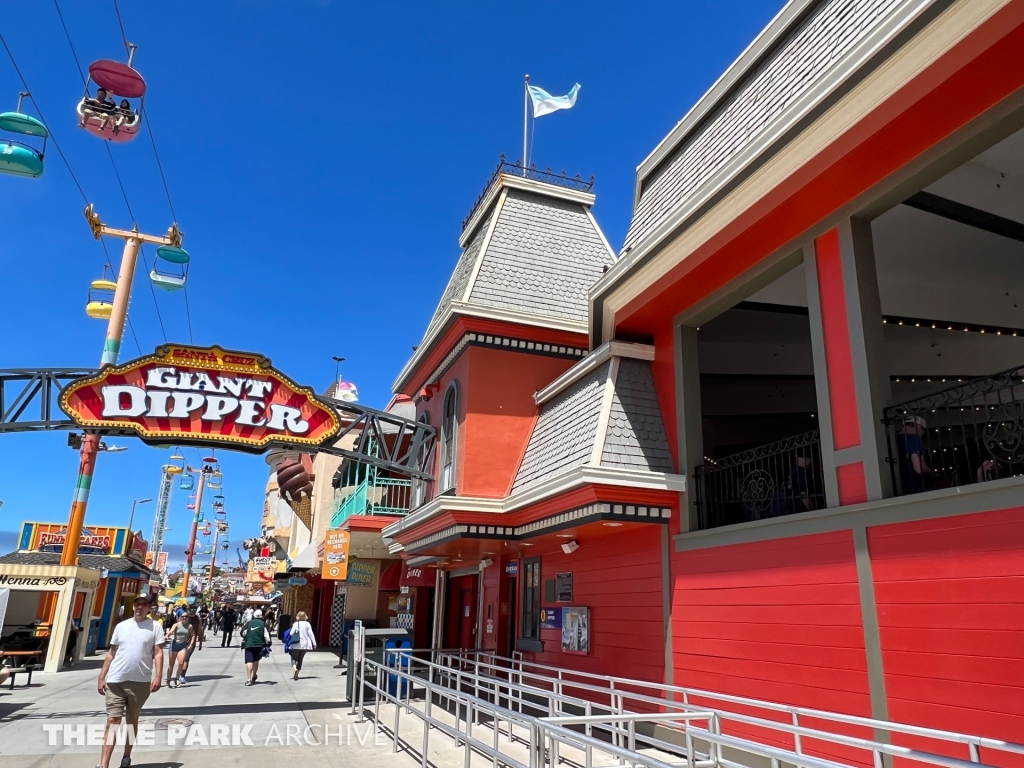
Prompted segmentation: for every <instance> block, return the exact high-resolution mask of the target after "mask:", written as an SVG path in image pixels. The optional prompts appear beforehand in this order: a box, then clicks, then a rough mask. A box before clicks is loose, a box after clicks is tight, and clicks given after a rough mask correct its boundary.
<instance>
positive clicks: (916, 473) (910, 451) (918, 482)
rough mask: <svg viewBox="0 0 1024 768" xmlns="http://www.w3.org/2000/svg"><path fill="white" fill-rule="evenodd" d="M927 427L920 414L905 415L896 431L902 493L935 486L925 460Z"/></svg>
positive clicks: (932, 472)
mask: <svg viewBox="0 0 1024 768" xmlns="http://www.w3.org/2000/svg"><path fill="white" fill-rule="evenodd" d="M927 438H928V428H927V424H926V423H925V420H924V418H922V417H921V416H907V417H906V418H905V419H904V420H903V423H902V424H900V426H899V430H898V431H897V432H896V454H897V457H898V460H899V469H900V480H901V481H902V482H903V493H904V494H910V493H921V492H922V491H927V490H930V489H931V488H934V487H935V472H934V471H933V470H932V468H931V467H929V466H928V462H927V461H926V460H925V457H926V456H927V452H928V446H927Z"/></svg>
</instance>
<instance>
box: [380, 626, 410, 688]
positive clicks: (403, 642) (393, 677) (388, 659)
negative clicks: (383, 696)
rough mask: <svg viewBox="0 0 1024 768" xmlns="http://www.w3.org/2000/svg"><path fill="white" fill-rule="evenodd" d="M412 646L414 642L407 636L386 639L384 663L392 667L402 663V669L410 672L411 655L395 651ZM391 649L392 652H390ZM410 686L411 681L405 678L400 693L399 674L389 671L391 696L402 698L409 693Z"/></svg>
mask: <svg viewBox="0 0 1024 768" xmlns="http://www.w3.org/2000/svg"><path fill="white" fill-rule="evenodd" d="M410 648H412V643H410V642H409V640H407V639H405V638H401V637H396V638H393V639H391V640H386V641H385V642H384V664H385V665H386V666H387V667H389V668H391V669H394V668H395V665H396V664H400V665H401V666H400V668H401V671H402V672H405V673H408V672H409V661H410V657H409V656H399V654H398V653H395V651H403V650H409V649H410ZM389 651H392V652H391V653H389ZM408 688H409V681H408V680H405V679H403V680H402V685H401V693H399V692H398V691H399V686H398V675H397V674H395V673H394V672H390V673H388V688H387V690H388V693H389V694H390V695H391V696H396V697H398V698H402V697H404V696H405V695H406V694H407V692H408Z"/></svg>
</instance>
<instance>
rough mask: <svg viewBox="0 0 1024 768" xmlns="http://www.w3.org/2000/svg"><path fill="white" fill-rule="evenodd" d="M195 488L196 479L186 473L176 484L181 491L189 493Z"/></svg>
mask: <svg viewBox="0 0 1024 768" xmlns="http://www.w3.org/2000/svg"><path fill="white" fill-rule="evenodd" d="M195 487H196V479H195V478H194V477H192V475H190V474H188V473H187V472H186V473H185V474H183V475H182V476H181V481H180V482H179V483H178V488H180V489H181V490H183V491H191V490H192V489H193V488H195Z"/></svg>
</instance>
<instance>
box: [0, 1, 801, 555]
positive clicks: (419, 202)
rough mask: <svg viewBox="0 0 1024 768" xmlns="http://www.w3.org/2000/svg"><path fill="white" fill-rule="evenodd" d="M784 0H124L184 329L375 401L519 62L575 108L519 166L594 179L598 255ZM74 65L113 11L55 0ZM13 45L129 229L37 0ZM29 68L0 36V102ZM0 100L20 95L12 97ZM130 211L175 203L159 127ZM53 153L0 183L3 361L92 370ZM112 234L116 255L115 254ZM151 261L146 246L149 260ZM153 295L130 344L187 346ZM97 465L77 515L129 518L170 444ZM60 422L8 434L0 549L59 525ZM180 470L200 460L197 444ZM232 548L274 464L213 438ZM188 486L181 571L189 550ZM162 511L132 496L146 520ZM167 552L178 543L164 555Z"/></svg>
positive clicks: (514, 146) (64, 55) (543, 129)
mask: <svg viewBox="0 0 1024 768" xmlns="http://www.w3.org/2000/svg"><path fill="white" fill-rule="evenodd" d="M781 5H782V0H730V2H728V3H719V2H703V1H702V2H697V1H696V0H675V2H641V3H608V2H594V0H591V1H590V2H560V3H539V2H522V3H516V4H514V5H512V6H510V5H507V4H498V3H470V2H451V3H412V2H397V3H342V2H329V1H327V0H321V1H320V2H313V1H307V0H288V1H287V2H285V1H284V0H277V1H276V2H272V1H270V0H249V1H248V2H242V0H233V1H229V0H223V1H221V0H213V1H212V2H209V1H207V2H197V1H195V0H180V1H176V2H169V1H167V0H165V1H160V2H157V1H155V0H154V1H152V2H140V0H121V6H122V7H121V11H122V16H123V19H124V24H125V27H126V31H127V35H128V39H129V40H130V41H132V42H134V43H136V44H137V45H138V46H139V51H138V54H137V57H136V60H135V65H136V67H137V69H138V70H139V71H140V72H142V74H143V75H144V76H145V78H146V80H147V83H148V85H149V91H148V94H147V100H146V107H147V112H148V113H149V115H150V117H151V118H152V126H153V129H154V132H155V137H156V141H157V146H158V149H159V151H160V157H161V160H162V161H163V166H164V171H165V173H166V176H167V180H168V183H169V185H170V190H171V195H172V199H173V202H174V206H175V210H176V213H177V218H178V222H179V225H180V227H181V228H182V229H183V230H184V231H185V233H186V237H185V243H184V245H185V247H186V248H187V249H188V250H189V252H190V253H191V254H192V257H193V261H192V269H191V273H190V278H189V305H190V314H191V332H192V340H193V341H194V342H195V343H196V344H200V345H208V344H215V343H216V344H220V345H221V346H223V347H227V348H234V349H243V350H252V351H258V352H262V353H264V354H266V355H267V356H269V357H270V358H271V359H272V360H273V362H274V364H275V365H276V366H277V367H278V368H280V369H281V370H283V371H284V372H286V373H287V374H289V375H290V376H291V377H292V378H294V379H295V380H297V381H299V382H301V383H305V384H309V385H311V386H314V387H315V388H317V389H318V390H322V389H323V388H324V387H326V386H327V385H328V384H329V383H330V381H331V379H332V378H333V374H334V362H333V361H332V360H331V357H332V356H333V355H341V356H344V357H345V358H346V363H345V364H344V367H343V374H344V376H345V378H347V379H349V380H352V381H355V382H356V383H357V384H358V386H359V390H360V395H361V399H362V401H363V402H365V403H367V404H369V405H374V406H382V405H383V404H385V403H386V402H387V400H388V398H389V396H390V384H391V382H392V381H393V379H394V376H395V374H396V373H397V371H398V370H399V369H400V367H401V366H402V364H403V363H404V362H405V361H406V359H407V358H408V356H409V354H410V351H411V346H412V345H414V344H417V343H418V342H419V339H420V336H421V335H422V332H423V329H424V327H425V326H426V324H427V322H428V320H429V318H430V315H431V313H432V312H433V309H434V307H435V305H436V302H437V300H438V298H439V297H440V294H441V292H442V291H443V289H444V285H445V283H446V282H447V280H448V276H449V274H450V272H451V269H452V267H453V266H454V264H455V261H456V260H457V258H458V235H459V222H460V221H461V220H462V218H463V217H464V216H465V215H466V213H467V212H468V211H469V208H470V206H471V205H472V203H473V201H474V200H475V199H476V197H477V195H478V194H479V193H480V191H481V189H482V186H483V184H484V182H485V180H486V179H487V177H488V176H489V174H490V172H491V170H492V169H493V167H494V165H495V163H496V162H497V159H498V155H499V154H500V153H502V152H504V153H506V154H507V155H508V157H509V158H510V159H514V158H516V157H518V156H519V155H520V154H521V151H522V150H521V146H522V119H523V116H522V109H523V98H522V88H523V85H522V78H523V74H524V73H526V72H529V73H530V75H531V82H532V83H533V84H535V85H539V86H541V87H543V88H545V89H546V90H548V91H550V92H551V93H552V94H562V93H565V92H567V91H568V90H569V88H570V87H571V86H572V85H573V83H575V82H579V83H581V84H582V89H581V91H580V95H579V100H578V102H577V105H576V107H575V108H574V109H573V110H571V111H569V112H559V113H555V114H553V115H550V116H546V117H544V118H541V119H540V120H539V121H538V123H537V125H536V133H535V137H534V139H535V143H534V149H533V150H531V160H532V161H533V162H536V163H537V165H538V166H540V167H545V166H548V165H550V166H551V167H552V168H554V169H555V170H562V169H565V170H567V171H569V172H570V174H575V173H580V174H581V175H583V176H585V177H586V176H589V175H591V174H593V175H594V176H595V177H596V179H597V182H596V185H595V189H594V191H595V192H596V194H597V204H596V206H595V209H594V211H595V215H596V217H597V219H598V221H599V223H600V224H601V226H602V227H603V229H604V231H605V234H606V235H607V237H608V239H609V240H610V242H611V243H612V245H613V247H616V248H617V247H618V246H619V244H621V242H622V238H623V237H624V235H625V232H626V228H627V227H628V224H629V217H630V213H631V206H632V194H633V174H634V170H635V168H636V166H637V165H638V164H639V163H640V162H641V161H642V160H643V158H644V157H645V156H646V155H647V154H648V153H649V152H650V151H651V150H652V149H653V148H654V146H655V145H656V144H657V143H658V141H660V140H661V138H662V137H663V136H664V135H665V134H666V133H667V132H668V131H669V130H671V128H672V126H673V125H675V123H676V122H677V121H678V120H679V119H680V118H681V117H682V116H683V115H684V114H685V112H686V111H687V109H688V108H689V107H690V106H691V105H692V104H693V103H694V101H695V100H696V99H697V98H699V96H700V95H701V94H702V93H703V92H704V91H705V90H706V89H707V88H708V87H709V86H710V85H711V83H713V82H714V80H715V79H716V78H717V77H718V76H719V75H720V74H721V73H722V71H723V70H724V69H725V68H726V67H727V66H728V65H729V63H730V62H731V61H732V60H733V59H735V57H736V56H737V55H738V54H739V53H740V52H741V51H742V49H743V48H744V47H745V46H746V45H747V44H748V43H749V42H750V40H752V39H753V37H754V36H755V35H756V34H757V33H758V32H759V31H760V30H761V29H762V28H763V27H764V25H765V24H766V23H767V22H768V21H769V20H770V19H771V17H772V16H773V15H774V14H775V13H776V12H777V11H778V9H779V8H780V7H781ZM60 10H61V11H62V13H63V15H64V19H65V21H66V23H67V26H68V31H69V33H70V35H71V39H72V42H73V43H74V45H75V49H76V51H77V53H78V56H79V59H80V60H81V63H82V66H83V67H87V66H88V63H89V62H91V61H93V60H95V59H99V58H115V59H118V58H123V56H124V52H123V50H124V49H123V47H122V45H121V39H120V34H119V30H118V23H117V18H116V16H115V13H114V7H113V4H112V2H100V1H99V0H94V1H93V2H85V1H84V0H74V1H73V0H60ZM0 32H2V33H3V35H4V37H5V39H6V40H7V43H8V45H9V46H10V47H11V49H12V52H13V53H14V56H15V58H16V60H17V62H18V65H19V66H20V68H21V70H22V73H23V74H24V76H25V78H26V79H27V81H28V84H29V86H30V88H31V89H32V90H33V93H34V95H35V96H36V98H37V100H38V102H39V105H40V107H41V109H42V111H43V114H44V116H45V118H46V120H47V122H48V124H49V126H50V128H51V130H52V132H53V134H54V136H55V137H56V139H57V142H58V143H59V144H60V146H61V148H62V149H63V151H64V153H65V155H66V156H67V158H68V160H69V162H70V165H71V167H72V169H73V170H74V173H75V175H76V176H77V178H78V181H79V183H80V184H81V186H82V187H83V189H84V190H85V194H86V196H87V197H88V199H89V200H90V201H92V202H93V203H95V205H96V209H97V210H98V211H99V213H100V215H101V216H102V217H103V219H104V220H105V221H106V222H108V223H110V224H112V225H122V226H125V227H126V228H130V226H131V223H132V217H131V216H129V214H128V210H127V208H126V204H125V200H124V198H123V196H122V194H121V190H120V188H119V185H118V181H117V179H116V177H115V175H114V171H113V169H112V167H111V162H110V159H109V158H108V156H107V152H106V150H105V148H104V145H103V143H102V142H101V141H100V140H98V139H95V138H93V137H91V136H89V135H87V134H85V133H84V132H82V131H80V130H78V129H77V128H76V125H75V117H74V105H75V103H76V101H77V100H78V99H79V98H80V97H81V92H82V85H81V80H80V78H79V76H78V72H77V69H76V67H75V61H74V59H73V58H72V54H71V50H70V48H69V47H68V43H67V41H66V39H65V37H64V32H63V30H62V28H61V25H60V21H59V19H58V16H57V11H56V10H55V8H54V4H53V2H52V0H8V2H7V3H6V5H5V14H4V21H3V22H0ZM19 90H20V84H19V82H18V80H17V79H16V76H15V73H14V71H13V69H12V67H11V64H10V62H9V61H8V60H7V59H6V57H5V54H4V53H3V51H0V108H3V109H11V108H13V107H14V105H15V101H16V99H17V92H18V91H19ZM7 102H10V104H9V105H8V104H7ZM111 151H112V153H113V156H114V160H115V163H116V165H117V169H118V171H119V172H120V175H121V179H122V181H123V183H124V188H125V192H126V194H127V198H128V202H129V203H130V205H131V208H132V211H133V212H134V218H135V220H136V221H138V223H139V226H140V227H141V228H142V229H143V230H148V231H151V232H163V231H164V230H165V229H166V228H167V226H168V225H169V224H170V223H171V221H172V219H171V214H170V211H169V208H168V204H167V200H166V197H165V195H164V191H163V187H162V186H161V183H160V177H159V174H158V172H157V168H156V164H155V162H154V156H153V150H152V147H151V146H150V144H149V138H148V135H147V134H146V133H145V131H144V130H143V134H142V135H141V136H140V137H139V138H138V139H137V140H136V141H135V142H133V143H132V144H129V145H119V146H113V147H111ZM83 205H84V201H83V198H82V196H81V195H80V194H79V192H78V190H77V189H76V187H75V184H74V183H73V181H72V180H71V177H70V176H69V174H68V171H67V170H66V169H65V168H64V167H63V165H62V163H61V160H60V158H59V156H58V154H57V152H56V151H55V150H54V149H53V147H52V144H51V146H50V147H49V148H48V151H47V156H46V172H45V174H44V176H43V178H42V179H40V180H38V181H30V180H24V179H19V178H15V177H10V176H0V211H2V213H0V233H2V237H0V267H2V272H0V275H2V278H0V279H2V282H3V286H4V291H3V305H2V307H0V367H3V368H16V367H26V368H28V367H58V366H95V365H97V364H98V361H99V355H100V352H101V348H102V340H103V334H104V330H105V323H104V322H101V321H96V320H89V319H88V318H86V316H85V314H84V303H85V298H86V289H87V286H88V283H89V281H90V280H93V279H95V278H97V277H99V276H100V274H101V271H102V266H103V262H104V254H103V250H102V248H101V246H100V245H99V244H98V243H97V242H96V241H94V240H93V239H92V237H91V234H90V232H89V230H88V227H87V226H86V224H85V220H84V218H83V216H82V214H81V210H82V207H83ZM108 248H110V250H111V256H112V258H113V259H114V262H115V264H116V263H117V260H118V259H119V258H120V247H119V246H118V244H117V243H116V242H110V243H109V245H108ZM150 257H151V252H150ZM156 302H157V305H158V306H159V311H160V316H161V318H162V322H163V329H164V330H163V331H162V330H161V326H160V320H159V319H158V317H157V311H156V309H155V306H154V297H153V294H152V292H151V290H150V287H149V285H148V280H147V279H146V276H145V273H144V271H143V268H142V266H141V265H140V268H139V272H138V273H137V280H136V283H135V289H134V291H133V298H132V304H131V309H130V317H131V319H132V324H133V326H134V329H135V335H136V336H137V338H138V347H137V346H136V343H135V340H134V338H133V337H132V335H131V334H130V333H128V334H126V339H125V345H124V348H123V352H122V356H121V360H122V361H124V360H127V359H130V358H132V357H136V356H137V355H138V352H139V351H140V350H141V352H142V353H148V352H150V351H152V349H153V348H154V347H155V346H156V345H157V344H160V343H163V341H164V339H165V335H164V334H165V333H166V338H167V339H169V340H171V341H177V342H188V341H189V327H188V322H187V320H186V313H185V305H184V301H183V298H182V296H181V295H180V294H162V295H159V296H157V297H156ZM111 442H115V443H120V444H124V445H128V446H129V450H128V451H126V452H124V453H118V454H107V455H104V456H101V457H100V462H99V466H98V469H97V474H96V479H95V482H94V486H93V492H92V500H91V503H90V508H89V515H88V519H87V522H88V523H91V524H94V525H102V524H121V525H124V524H126V523H127V518H128V513H129V510H130V508H131V502H132V499H140V498H146V497H155V496H156V492H157V484H158V482H159V474H160V466H161V464H163V463H164V461H165V458H166V455H167V454H166V452H165V451H159V450H157V449H153V448H148V447H146V446H143V445H142V444H141V443H138V442H137V441H133V440H120V441H111ZM65 443H66V434H65V433H51V434H37V435H5V436H0V500H2V501H3V502H4V504H3V507H0V552H6V551H10V550H11V549H13V548H14V546H15V536H16V531H17V529H18V528H19V527H20V524H21V522H22V521H23V520H26V519H28V520H40V521H65V520H66V519H67V513H68V508H69V505H70V501H71V494H72V490H73V486H74V479H75V474H76V469H77V461H78V458H77V454H76V453H75V452H74V451H72V450H71V449H69V448H67V447H66V444H65ZM190 456H192V458H193V460H195V459H196V458H197V452H196V451H194V450H193V451H191V452H190ZM221 456H222V466H223V469H224V493H225V496H226V504H227V509H228V512H229V518H230V520H231V523H232V539H233V541H234V542H237V541H239V540H240V539H241V538H243V537H245V536H250V535H253V534H254V533H256V532H257V531H258V526H259V516H260V513H261V510H262V503H263V487H264V484H265V482H266V475H267V468H266V465H265V463H264V462H263V459H262V458H261V457H253V456H247V455H242V454H229V453H222V454H221ZM185 495H186V494H185V493H183V492H179V493H177V495H176V497H175V499H174V504H173V507H172V512H171V522H170V525H171V527H172V529H173V530H172V531H171V532H170V533H169V534H168V539H169V541H170V542H171V543H172V544H175V545H177V546H172V547H171V548H170V549H171V553H172V557H171V561H172V563H173V562H176V558H175V555H176V554H178V553H180V551H181V549H182V548H183V544H184V543H185V542H186V541H187V534H188V527H189V517H188V515H189V513H187V512H186V510H185V508H184V505H185V500H184V497H185ZM152 514H153V505H152V504H147V505H144V506H143V507H140V509H139V512H138V514H137V517H136V520H137V521H138V520H141V521H142V522H143V523H144V525H143V529H144V530H145V531H146V533H147V535H148V533H149V530H150V527H151V525H152ZM177 559H180V556H179V557H178V558H177Z"/></svg>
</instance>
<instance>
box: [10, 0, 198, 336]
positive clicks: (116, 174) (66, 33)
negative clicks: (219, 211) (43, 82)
mask: <svg viewBox="0 0 1024 768" xmlns="http://www.w3.org/2000/svg"><path fill="white" fill-rule="evenodd" d="M114 5H115V10H117V4H116V2H115V4H114ZM53 7H54V8H55V9H56V11H57V17H58V18H59V19H60V25H61V28H62V29H63V30H64V38H65V39H66V40H67V41H68V48H70V49H71V56H72V58H74V60H75V67H76V68H77V69H78V76H79V77H80V78H82V85H83V86H86V85H87V83H88V79H87V78H86V76H85V71H84V70H83V69H82V64H81V61H80V60H79V58H78V52H77V51H76V50H75V44H74V42H73V41H72V40H71V33H70V32H69V31H68V27H67V24H66V23H65V21H64V14H63V13H61V10H60V4H59V3H58V0H53ZM117 20H118V24H119V25H120V26H121V39H122V41H123V42H124V43H125V47H126V48H127V47H128V43H127V40H126V39H125V37H124V25H123V24H122V23H121V12H120V11H119V10H117ZM26 90H28V89H27V88H26ZM33 103H35V100H34V99H33ZM143 109H145V106H143ZM40 116H42V115H41V114H40ZM44 122H45V120H44ZM104 146H105V147H106V150H107V157H108V158H110V167H111V168H113V169H114V177H115V178H116V179H117V186H118V187H119V188H120V190H121V197H122V198H124V205H125V208H127V209H128V215H129V216H130V217H131V219H132V223H134V224H137V223H138V222H137V220H136V218H135V213H134V211H132V205H131V203H130V202H129V201H128V193H127V192H126V191H125V188H124V182H122V181H121V173H120V171H118V169H117V163H116V162H115V161H114V154H113V152H111V151H110V145H109V144H108V143H107V142H104ZM154 147H155V145H154ZM157 165H158V167H159V159H158V160H157ZM69 170H70V169H69ZM160 175H161V178H162V177H163V169H162V168H161V170H160ZM79 189H81V188H79ZM166 189H167V183H166V181H165V182H164V190H165V191H166ZM84 196H85V195H84V193H83V197H84ZM86 202H87V203H88V202H89V200H88V198H86ZM171 212H172V214H173V212H174V209H173V207H172V209H171ZM100 242H101V243H103V240H102V239H101V240H100ZM103 251H104V253H106V254H107V264H106V266H108V267H110V270H111V272H113V267H111V265H110V254H109V253H107V246H106V243H103ZM139 253H140V255H141V256H142V265H143V266H144V267H145V268H146V273H147V274H148V273H149V260H148V259H147V258H146V252H145V249H144V248H143V247H142V244H141V243H140V244H139ZM149 291H150V295H151V296H152V297H153V306H154V308H155V309H156V319H157V322H158V323H159V325H160V334H161V335H162V336H163V339H164V343H165V344H166V343H167V330H166V329H165V327H164V319H163V315H162V314H161V313H160V304H159V303H158V302H157V299H156V291H155V290H154V289H153V284H152V282H150V285H149ZM125 319H126V320H127V322H128V328H129V330H130V331H131V334H132V338H133V339H134V340H135V346H136V348H137V349H138V350H139V354H140V355H141V354H142V346H141V345H140V344H139V338H138V336H137V335H136V334H135V326H134V325H132V321H131V317H130V316H128V315H126V316H125ZM191 325H192V323H191V319H189V329H190V330H191Z"/></svg>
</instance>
